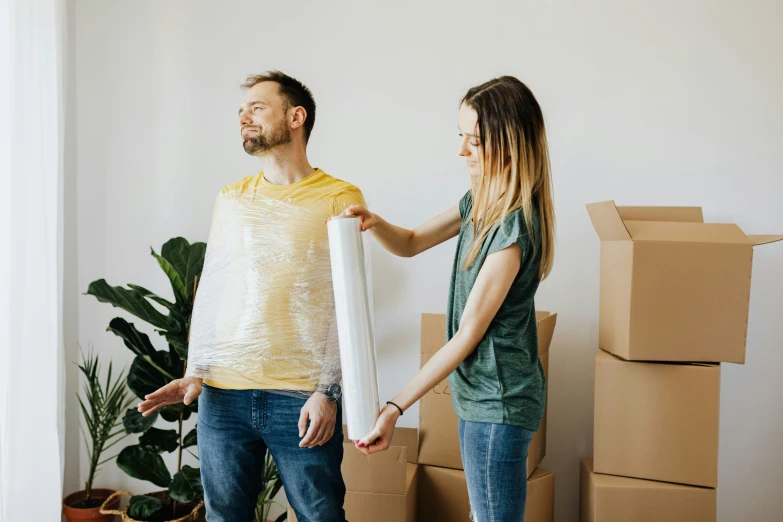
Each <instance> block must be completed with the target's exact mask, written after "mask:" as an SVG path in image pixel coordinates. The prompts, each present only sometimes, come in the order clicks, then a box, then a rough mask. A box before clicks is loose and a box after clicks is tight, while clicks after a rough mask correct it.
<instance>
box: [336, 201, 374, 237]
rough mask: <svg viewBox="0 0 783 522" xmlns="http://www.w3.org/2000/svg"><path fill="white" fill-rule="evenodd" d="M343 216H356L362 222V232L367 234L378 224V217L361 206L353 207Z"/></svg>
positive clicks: (347, 209)
mask: <svg viewBox="0 0 783 522" xmlns="http://www.w3.org/2000/svg"><path fill="white" fill-rule="evenodd" d="M340 215H341V216H346V217H348V216H356V217H358V218H359V219H361V220H362V232H366V231H367V230H370V229H371V228H373V227H375V225H377V224H378V217H377V216H376V215H375V214H373V213H372V212H370V211H369V210H367V209H366V208H364V207H363V206H361V205H351V206H350V207H348V208H346V209H345V210H344V211H343V213H342V214H340Z"/></svg>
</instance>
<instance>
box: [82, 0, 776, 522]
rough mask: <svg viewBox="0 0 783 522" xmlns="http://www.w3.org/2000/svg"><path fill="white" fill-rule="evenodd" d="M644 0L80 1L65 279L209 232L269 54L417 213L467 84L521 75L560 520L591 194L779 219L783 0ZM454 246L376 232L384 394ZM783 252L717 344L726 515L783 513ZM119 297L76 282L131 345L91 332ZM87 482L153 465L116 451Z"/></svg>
mask: <svg viewBox="0 0 783 522" xmlns="http://www.w3.org/2000/svg"><path fill="white" fill-rule="evenodd" d="M630 4H635V5H633V6H631V5H630ZM641 4H642V3H640V2H625V1H621V0H598V1H595V2H589V3H588V2H577V1H571V2H569V1H565V0H560V1H553V2H546V3H544V2H531V1H523V2H512V1H504V2H500V1H494V2H475V1H469V2H468V1H459V2H457V1H445V0H443V1H428V2H423V1H419V2H413V1H397V2H384V3H381V2H358V1H357V2H353V3H349V2H251V1H242V2H240V1H233V2H193V1H187V2H186V1H182V0H179V1H174V0H169V1H167V2H156V1H152V0H145V1H136V2H106V1H105V0H91V1H87V0H77V1H76V28H75V29H76V67H77V69H76V75H77V78H76V83H77V100H76V107H77V109H76V113H77V130H78V134H77V146H76V147H77V171H78V189H77V196H78V198H77V205H78V207H77V219H78V284H77V286H78V291H79V292H84V291H85V290H86V288H87V285H88V283H89V282H90V281H92V280H94V279H97V278H101V277H105V278H106V279H107V280H108V281H109V282H111V283H113V284H123V283H128V282H131V283H137V284H141V285H143V286H145V287H148V288H151V289H154V290H162V289H164V288H168V287H167V284H168V283H167V281H166V279H165V278H164V276H163V274H162V272H161V271H160V270H159V269H158V267H157V265H156V263H155V262H154V260H153V259H152V258H151V257H150V256H149V254H148V252H149V247H150V246H153V247H155V248H156V249H157V248H159V247H160V246H161V244H162V243H163V242H164V241H165V240H167V239H168V238H170V237H172V236H177V235H182V236H184V237H186V238H188V239H190V240H191V241H196V240H206V235H207V231H208V225H209V220H210V211H211V205H212V202H213V198H214V196H215V194H216V192H217V191H218V190H219V189H220V187H221V186H222V185H223V184H225V183H227V182H230V181H232V180H235V179H238V178H241V177H244V176H246V175H249V174H252V173H254V172H256V171H257V170H259V168H260V166H259V164H258V163H257V161H256V160H255V159H253V158H250V157H249V156H247V155H245V153H244V152H243V151H242V148H241V146H240V140H239V135H238V132H237V131H238V129H237V120H236V109H237V106H238V103H239V100H240V97H241V91H240V90H239V88H238V84H239V83H241V82H242V81H243V79H244V78H245V76H246V75H247V74H249V73H257V72H260V71H264V70H266V69H269V68H279V69H281V70H283V71H285V72H287V73H288V74H291V75H293V76H295V77H297V78H299V79H301V80H302V81H304V82H305V83H306V84H307V85H309V86H310V87H311V88H312V90H313V92H314V93H315V97H316V100H317V102H318V117H317V122H316V125H315V131H314V134H313V139H312V141H311V145H310V156H311V161H312V162H313V164H314V165H317V166H319V167H322V168H323V169H325V170H326V171H327V172H329V173H332V174H334V175H336V176H338V177H341V178H343V179H347V180H349V181H351V182H353V183H355V184H357V185H358V186H360V187H361V188H362V190H363V191H364V193H365V195H366V197H367V200H368V202H369V203H370V205H371V206H372V208H373V210H375V211H377V212H378V213H380V214H381V215H383V216H384V217H386V218H387V219H389V220H391V221H393V222H396V223H398V224H401V225H404V226H411V227H413V226H415V225H416V224H418V223H421V222H422V221H423V220H425V219H427V218H429V217H430V216H432V215H434V214H435V213H436V212H439V211H441V210H443V209H445V208H447V207H449V206H451V205H453V204H454V203H455V202H456V201H457V200H458V199H459V198H460V196H461V195H462V194H463V193H464V192H465V190H466V189H467V186H468V182H467V176H466V174H465V168H464V166H463V162H462V161H461V160H460V159H459V158H458V157H457V155H456V150H457V145H458V137H457V127H456V110H457V103H458V101H459V99H460V96H461V95H462V94H463V93H464V91H465V90H466V89H467V88H468V87H470V86H472V85H474V84H476V83H479V82H482V81H484V80H487V79H489V78H490V77H492V76H495V75H500V74H512V75H516V76H517V77H519V78H521V79H522V80H523V81H525V82H526V83H528V85H530V87H531V88H532V89H533V91H534V92H535V93H536V95H537V97H538V99H539V101H540V103H541V105H542V106H543V109H544V112H545V115H546V118H547V123H548V128H549V138H550V143H551V152H552V163H553V170H554V179H555V194H556V204H557V219H558V237H559V242H558V247H559V248H558V251H557V256H558V258H557V264H556V266H555V270H554V273H553V275H552V277H551V278H550V279H549V280H548V281H546V282H545V283H544V284H543V285H542V286H541V289H540V291H539V294H538V296H537V303H538V307H539V309H547V310H553V311H556V312H558V313H559V320H558V327H557V331H556V333H555V338H554V341H553V345H552V356H551V357H552V359H551V376H550V391H549V398H550V406H549V422H550V425H549V439H548V453H549V455H548V456H547V458H546V460H545V462H544V464H545V465H546V467H548V468H551V469H553V470H554V471H555V472H556V477H557V482H556V484H557V486H556V487H557V494H556V505H557V516H556V518H557V520H558V522H566V521H574V520H576V519H577V512H578V505H577V503H578V464H579V458H580V457H583V456H589V455H591V454H592V410H593V407H592V397H593V392H592V386H593V357H594V354H595V352H596V350H597V304H598V261H599V258H598V256H599V242H598V239H597V237H596V235H595V233H594V232H593V229H592V227H591V225H590V222H589V220H588V217H587V213H586V211H585V208H584V205H585V203H588V202H592V201H598V200H605V199H616V200H617V201H618V202H620V203H622V204H636V205H650V204H651V205H655V204H658V205H694V204H695V205H703V206H704V208H705V214H706V217H707V218H708V219H709V220H713V221H728V222H736V223H738V224H739V225H740V226H742V227H743V228H744V229H745V230H746V231H748V232H756V233H763V232H771V233H774V232H778V233H780V232H783V206H781V205H780V195H781V194H783V176H781V171H782V170H783V152H781V148H780V147H779V144H780V143H781V142H782V141H783V103H781V100H780V98H779V95H780V93H781V92H783V65H781V64H783V39H781V38H780V31H779V20H780V19H781V16H783V4H781V3H780V2H776V1H775V0H769V1H750V2H741V3H740V2H721V3H717V2H710V1H694V0H692V1H688V2H683V1H677V2H675V1H671V0H666V1H660V2H654V3H653V2H645V3H643V4H644V5H641ZM453 249H454V243H453V242H450V243H448V244H446V245H443V246H441V247H439V248H437V249H435V250H434V251H432V252H428V253H426V254H423V255H421V256H420V257H419V258H416V259H415V260H402V259H396V258H393V257H391V256H389V255H388V254H386V253H385V252H383V251H381V250H379V249H377V248H376V249H375V250H374V251H373V256H374V259H373V261H374V269H375V277H374V292H375V298H376V318H377V324H378V332H377V338H378V350H379V358H380V363H379V371H380V379H381V395H382V397H383V398H388V397H389V396H391V395H392V394H393V393H394V392H395V391H396V390H398V389H399V388H400V387H401V386H402V385H403V384H404V383H405V382H406V380H407V379H408V378H410V377H412V376H413V375H414V373H415V372H416V370H417V367H418V348H419V340H418V337H419V336H418V332H419V316H420V314H421V313H422V312H443V311H444V309H445V302H446V294H447V289H448V279H449V271H450V268H451V262H452V255H453ZM781 266H783V246H780V245H774V246H767V247H764V248H760V249H758V250H757V252H756V260H755V266H754V269H755V273H754V284H753V296H752V302H751V314H750V323H749V324H750V326H749V337H748V363H747V364H746V365H745V366H733V365H725V366H724V373H723V411H722V413H723V415H722V422H721V456H720V470H721V471H720V488H719V510H720V520H721V521H722V522H733V521H737V520H750V519H753V520H756V521H758V522H771V521H773V520H780V517H781V514H782V513H783V497H781V495H780V494H779V488H780V485H781V483H783V449H781V448H782V447H781V444H780V441H781V440H783V413H781V409H780V407H779V398H780V397H781V394H783V381H781V380H780V375H781V370H783V350H781V347H782V345H783V327H782V326H781V321H780V310H781V309H783V278H781ZM114 314H115V310H112V309H110V308H109V307H108V306H106V305H102V304H98V303H97V302H96V301H95V300H94V299H93V298H91V297H86V296H81V295H80V296H78V323H79V327H78V338H79V342H80V343H81V344H82V345H84V346H87V345H89V344H90V343H93V344H94V345H95V346H96V347H97V348H99V349H100V350H101V352H102V353H105V354H106V355H107V356H109V355H110V356H111V357H112V358H114V360H115V361H123V362H129V361H130V356H129V353H128V351H127V350H126V349H125V348H124V347H123V346H122V344H121V342H120V341H119V340H118V339H116V338H115V337H114V336H112V335H111V334H109V333H107V332H105V328H106V325H107V323H108V321H109V320H110V319H111V318H112V317H113V316H114ZM416 419H417V412H416V411H415V410H414V411H411V413H409V414H406V415H405V417H403V419H402V422H401V424H402V425H405V426H414V425H415V424H416ZM102 481H103V482H104V483H105V484H107V485H109V486H114V487H128V488H132V489H134V490H135V491H137V492H141V491H143V490H144V488H145V487H146V486H145V485H144V484H141V483H136V482H133V481H129V480H128V479H127V478H126V477H125V476H124V475H123V474H122V473H121V472H120V471H119V470H117V469H115V468H114V467H113V466H109V467H107V469H106V472H105V473H104V475H103V477H102Z"/></svg>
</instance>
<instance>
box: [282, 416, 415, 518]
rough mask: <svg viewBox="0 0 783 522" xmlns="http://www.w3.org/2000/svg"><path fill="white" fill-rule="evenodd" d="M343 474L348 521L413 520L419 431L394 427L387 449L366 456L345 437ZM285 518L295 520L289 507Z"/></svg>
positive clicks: (345, 431)
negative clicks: (389, 445) (390, 442)
mask: <svg viewBox="0 0 783 522" xmlns="http://www.w3.org/2000/svg"><path fill="white" fill-rule="evenodd" d="M343 433H345V434H346V438H345V443H344V444H343V448H344V454H343V464H342V474H343V480H344V481H345V487H346V489H347V492H346V494H345V504H344V507H345V512H346V518H347V519H348V520H350V521H351V522H354V521H356V522H358V521H360V520H368V521H371V522H415V520H416V498H417V493H418V471H417V470H418V466H417V465H416V462H417V459H418V433H417V430H416V429H414V428H396V429H395V430H394V436H393V437H392V444H391V447H390V448H389V449H388V450H387V451H382V452H379V453H373V454H372V455H365V454H364V453H362V452H361V451H359V450H358V449H356V448H355V447H354V445H353V443H352V442H350V441H349V440H348V439H347V433H348V431H347V430H346V429H343ZM288 520H296V515H295V514H294V510H293V509H291V508H289V509H288Z"/></svg>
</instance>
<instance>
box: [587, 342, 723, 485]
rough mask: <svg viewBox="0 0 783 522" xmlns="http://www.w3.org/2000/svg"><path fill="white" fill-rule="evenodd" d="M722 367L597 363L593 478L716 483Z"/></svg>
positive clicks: (601, 356) (603, 358)
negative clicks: (604, 475)
mask: <svg viewBox="0 0 783 522" xmlns="http://www.w3.org/2000/svg"><path fill="white" fill-rule="evenodd" d="M719 410H720V366H719V365H717V364H705V363H694V364H682V363H680V364H664V363H645V362H629V361H624V360H622V359H620V358H618V357H615V356H613V355H610V354H608V353H606V352H603V351H601V352H599V353H598V355H597V356H596V358H595V433H594V444H595V445H594V459H595V471H596V473H608V474H611V475H623V476H626V477H633V478H641V479H649V480H661V481H666V482H677V483H680V484H690V485H695V486H705V487H711V488H714V487H717V485H718V429H719V422H718V421H719Z"/></svg>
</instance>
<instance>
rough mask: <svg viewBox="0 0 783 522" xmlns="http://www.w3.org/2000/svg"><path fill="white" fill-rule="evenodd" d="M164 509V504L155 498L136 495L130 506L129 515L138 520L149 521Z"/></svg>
mask: <svg viewBox="0 0 783 522" xmlns="http://www.w3.org/2000/svg"><path fill="white" fill-rule="evenodd" d="M161 509H163V502H161V501H160V500H158V499H157V498H155V497H148V496H146V495H134V496H132V497H131V499H130V502H129V504H128V515H129V516H130V517H131V518H134V519H136V520H147V519H148V518H149V517H151V516H152V515H154V514H155V513H157V512H158V511H160V510H161Z"/></svg>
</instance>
